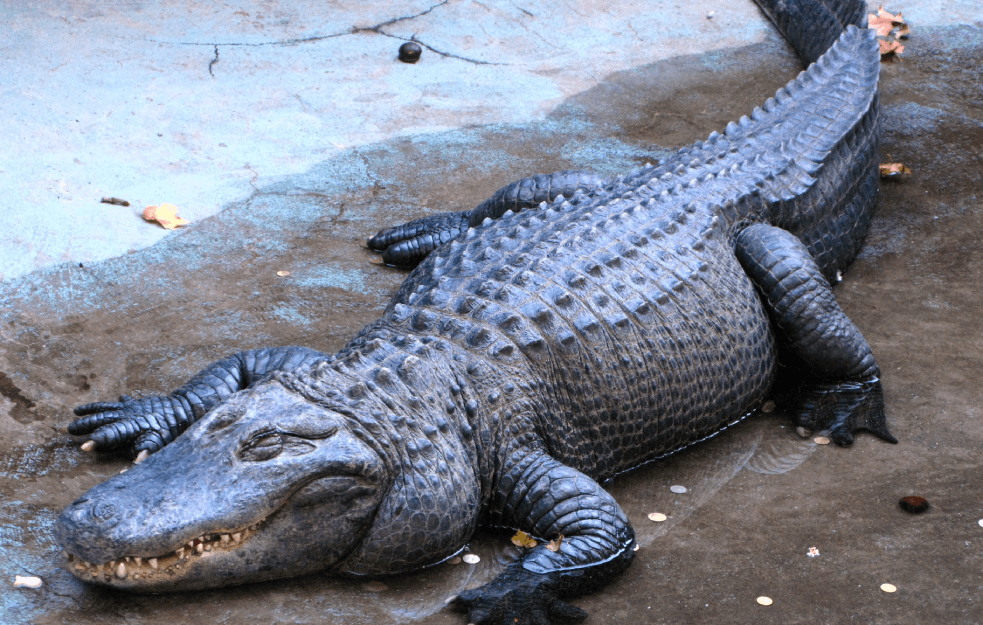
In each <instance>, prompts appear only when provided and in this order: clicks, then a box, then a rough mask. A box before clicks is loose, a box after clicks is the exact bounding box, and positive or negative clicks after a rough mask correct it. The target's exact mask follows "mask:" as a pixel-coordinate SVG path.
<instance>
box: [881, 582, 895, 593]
mask: <svg viewBox="0 0 983 625" xmlns="http://www.w3.org/2000/svg"><path fill="white" fill-rule="evenodd" d="M881 590H883V591H884V592H897V591H898V587H897V586H895V585H894V584H881Z"/></svg>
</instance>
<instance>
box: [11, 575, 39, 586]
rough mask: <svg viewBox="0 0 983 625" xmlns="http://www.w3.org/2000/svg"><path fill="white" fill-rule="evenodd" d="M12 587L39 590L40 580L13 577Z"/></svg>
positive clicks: (36, 578)
mask: <svg viewBox="0 0 983 625" xmlns="http://www.w3.org/2000/svg"><path fill="white" fill-rule="evenodd" d="M14 586H18V587H19V586H24V587H26V588H40V587H41V578H40V577H21V576H20V575H15V576H14Z"/></svg>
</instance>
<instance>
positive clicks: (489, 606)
mask: <svg viewBox="0 0 983 625" xmlns="http://www.w3.org/2000/svg"><path fill="white" fill-rule="evenodd" d="M553 577H555V576H554V575H549V574H545V575H544V574H539V573H532V572H530V571H527V570H525V569H523V568H522V566H521V564H513V565H511V566H510V567H508V568H507V569H506V570H505V571H503V572H502V574H501V575H499V576H498V577H497V578H495V580H494V581H492V582H491V583H489V584H486V585H484V586H481V587H480V588H475V589H474V590H468V591H465V592H463V593H461V595H459V596H458V597H455V598H454V600H453V601H451V607H452V608H453V609H455V610H457V611H458V612H463V613H465V614H467V618H468V623H474V624H475V625H499V624H501V625H505V624H508V625H550V623H553V622H556V621H580V620H583V619H584V618H586V617H587V612H584V611H583V610H581V609H580V608H578V607H577V606H574V605H571V604H569V603H567V602H566V601H563V600H562V599H559V598H558V597H557V596H556V591H555V590H554V589H553V586H554V585H555V580H553Z"/></svg>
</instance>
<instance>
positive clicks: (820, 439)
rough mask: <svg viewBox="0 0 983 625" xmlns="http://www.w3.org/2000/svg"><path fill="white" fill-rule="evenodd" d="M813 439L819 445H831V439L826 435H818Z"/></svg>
mask: <svg viewBox="0 0 983 625" xmlns="http://www.w3.org/2000/svg"><path fill="white" fill-rule="evenodd" d="M812 440H814V441H815V442H816V444H817V445H829V439H828V438H826V437H825V436H817V437H816V438H814V439H812Z"/></svg>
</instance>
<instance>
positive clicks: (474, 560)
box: [461, 553, 481, 564]
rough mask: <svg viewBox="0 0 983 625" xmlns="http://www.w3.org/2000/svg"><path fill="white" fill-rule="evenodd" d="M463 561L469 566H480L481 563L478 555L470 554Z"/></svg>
mask: <svg viewBox="0 0 983 625" xmlns="http://www.w3.org/2000/svg"><path fill="white" fill-rule="evenodd" d="M461 559H462V560H464V561H465V562H467V563H468V564H478V563H479V562H481V558H479V557H478V555H477V554H474V553H469V554H468V555H466V556H464V557H463V558H461Z"/></svg>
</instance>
